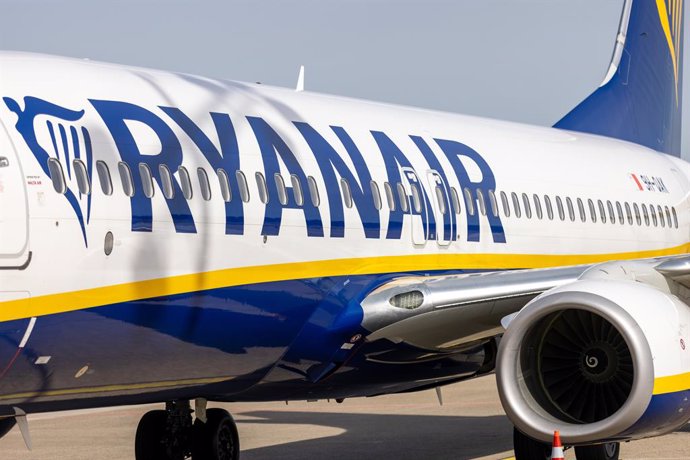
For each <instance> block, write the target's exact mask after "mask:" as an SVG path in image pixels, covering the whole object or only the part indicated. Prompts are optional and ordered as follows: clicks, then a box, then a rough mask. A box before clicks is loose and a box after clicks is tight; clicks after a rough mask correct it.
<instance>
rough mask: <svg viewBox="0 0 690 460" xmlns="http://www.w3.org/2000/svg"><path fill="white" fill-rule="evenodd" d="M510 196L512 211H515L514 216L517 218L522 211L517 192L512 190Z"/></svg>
mask: <svg viewBox="0 0 690 460" xmlns="http://www.w3.org/2000/svg"><path fill="white" fill-rule="evenodd" d="M510 198H512V200H513V211H515V217H517V218H518V219H519V218H520V217H521V216H522V211H521V210H520V200H519V199H518V196H517V193H515V192H512V193H511V194H510Z"/></svg>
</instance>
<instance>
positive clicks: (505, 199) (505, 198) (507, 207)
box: [501, 192, 510, 217]
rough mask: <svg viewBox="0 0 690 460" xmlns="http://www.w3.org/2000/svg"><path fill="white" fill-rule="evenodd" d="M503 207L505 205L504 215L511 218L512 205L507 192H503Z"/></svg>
mask: <svg viewBox="0 0 690 460" xmlns="http://www.w3.org/2000/svg"><path fill="white" fill-rule="evenodd" d="M501 205H503V215H504V216H506V217H510V203H508V195H506V192H501Z"/></svg>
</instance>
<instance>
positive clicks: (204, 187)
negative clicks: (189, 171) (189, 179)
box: [196, 168, 211, 201]
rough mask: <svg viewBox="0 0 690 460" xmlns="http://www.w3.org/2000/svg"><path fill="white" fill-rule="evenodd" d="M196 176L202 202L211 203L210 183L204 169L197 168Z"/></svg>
mask: <svg viewBox="0 0 690 460" xmlns="http://www.w3.org/2000/svg"><path fill="white" fill-rule="evenodd" d="M196 175H197V176H199V187H200V188H201V198H203V199H204V201H211V182H209V180H208V174H206V170H205V169H204V168H197V170H196Z"/></svg>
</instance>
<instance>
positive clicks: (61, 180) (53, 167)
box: [48, 158, 67, 195]
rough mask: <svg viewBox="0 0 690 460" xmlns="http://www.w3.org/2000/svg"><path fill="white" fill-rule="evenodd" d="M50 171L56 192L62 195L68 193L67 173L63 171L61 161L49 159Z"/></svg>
mask: <svg viewBox="0 0 690 460" xmlns="http://www.w3.org/2000/svg"><path fill="white" fill-rule="evenodd" d="M48 171H49V172H50V180H51V181H52V182H53V188H54V189H55V191H56V192H57V193H59V194H60V195H62V194H64V193H65V192H66V191H67V182H65V173H64V172H63V171H62V164H60V161H59V160H58V159H56V158H49V159H48Z"/></svg>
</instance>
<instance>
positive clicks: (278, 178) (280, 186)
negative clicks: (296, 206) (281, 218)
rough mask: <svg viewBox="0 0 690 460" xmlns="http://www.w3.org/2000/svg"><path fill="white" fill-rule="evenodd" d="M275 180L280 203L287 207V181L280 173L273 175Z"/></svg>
mask: <svg viewBox="0 0 690 460" xmlns="http://www.w3.org/2000/svg"><path fill="white" fill-rule="evenodd" d="M273 179H274V180H275V183H276V190H277V191H278V203H280V204H281V205H283V206H285V205H286V204H287V202H288V197H287V188H286V187H285V181H284V180H283V176H282V175H281V174H279V173H275V174H274V175H273Z"/></svg>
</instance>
